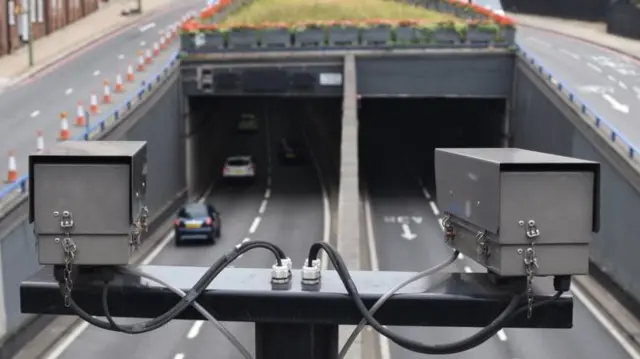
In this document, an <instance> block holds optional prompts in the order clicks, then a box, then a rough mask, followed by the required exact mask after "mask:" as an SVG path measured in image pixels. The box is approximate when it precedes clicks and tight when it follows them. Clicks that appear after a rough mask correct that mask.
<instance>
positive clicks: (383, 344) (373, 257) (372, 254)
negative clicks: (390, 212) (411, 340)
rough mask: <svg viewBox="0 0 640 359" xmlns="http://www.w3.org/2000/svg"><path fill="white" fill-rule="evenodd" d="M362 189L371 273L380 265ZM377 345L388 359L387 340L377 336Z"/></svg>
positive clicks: (370, 212)
mask: <svg viewBox="0 0 640 359" xmlns="http://www.w3.org/2000/svg"><path fill="white" fill-rule="evenodd" d="M363 187H364V189H363V191H362V192H363V193H362V197H363V198H362V199H363V203H364V221H365V227H366V231H367V242H368V244H369V263H370V264H371V270H372V271H379V270H380V264H379V263H378V248H377V247H376V238H375V234H374V231H373V219H372V218H373V215H372V211H371V203H370V201H369V190H368V188H367V185H366V184H365V185H364V186H363ZM378 344H379V346H380V348H379V350H380V359H390V358H391V350H390V348H389V339H388V338H387V337H385V336H383V335H380V334H378Z"/></svg>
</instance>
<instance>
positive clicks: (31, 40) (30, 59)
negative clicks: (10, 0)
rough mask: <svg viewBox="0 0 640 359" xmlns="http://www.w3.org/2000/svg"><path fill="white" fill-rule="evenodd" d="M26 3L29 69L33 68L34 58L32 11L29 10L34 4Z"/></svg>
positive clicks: (31, 1) (28, 0)
mask: <svg viewBox="0 0 640 359" xmlns="http://www.w3.org/2000/svg"><path fill="white" fill-rule="evenodd" d="M26 1H27V4H28V5H27V22H28V23H29V25H28V28H29V42H28V44H27V47H28V51H29V67H33V65H34V63H35V61H34V56H33V20H34V19H33V9H32V8H31V6H34V5H35V3H34V1H33V0H26Z"/></svg>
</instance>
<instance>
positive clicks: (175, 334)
mask: <svg viewBox="0 0 640 359" xmlns="http://www.w3.org/2000/svg"><path fill="white" fill-rule="evenodd" d="M269 102H270V101H257V100H256V101H252V102H250V104H249V105H246V104H245V105H244V106H242V107H236V108H240V110H235V111H230V110H226V109H225V110H224V111H220V113H225V116H224V118H220V117H212V118H211V119H212V120H217V121H225V122H227V123H226V124H224V125H222V126H219V127H216V129H213V128H211V131H213V130H217V128H225V129H233V131H235V130H236V126H234V125H233V124H235V122H236V121H237V119H238V118H239V116H240V115H241V114H242V113H244V112H252V113H255V114H256V115H257V117H258V118H259V121H260V130H259V132H258V133H255V134H242V133H237V132H233V133H232V132H229V134H228V135H227V136H225V137H226V139H227V140H226V142H225V144H224V146H223V147H224V149H223V150H222V151H223V152H224V154H225V156H220V157H218V156H212V157H213V158H223V157H226V156H230V155H237V154H240V153H244V154H249V155H252V156H254V158H255V161H256V163H257V165H258V166H257V171H256V174H257V178H256V181H255V182H254V183H252V184H242V185H235V184H230V183H225V182H223V181H220V180H219V179H218V180H216V181H215V183H214V184H213V185H212V188H211V191H210V193H209V194H208V195H207V196H206V198H205V199H204V201H206V202H208V203H211V204H213V205H214V206H215V207H217V209H218V210H219V211H220V213H221V216H222V237H221V238H220V239H219V240H218V242H217V243H216V244H215V245H213V246H181V247H179V248H177V247H175V246H174V244H173V241H172V240H171V238H168V240H167V243H168V245H167V246H166V248H164V250H162V251H161V252H159V254H158V256H157V257H156V258H155V259H154V260H153V264H158V265H199V266H205V265H210V264H211V263H212V262H213V260H214V259H215V258H217V257H219V256H220V255H222V254H223V253H224V252H225V251H227V250H228V249H230V248H231V247H232V246H234V245H236V244H238V243H240V242H243V241H244V242H246V241H249V240H264V241H270V242H272V243H275V244H277V245H279V246H281V247H282V248H283V250H285V252H286V253H287V255H289V256H290V257H291V258H292V260H293V261H294V263H293V264H294V266H295V267H300V266H301V264H302V260H303V259H304V258H305V256H306V254H307V251H308V248H309V246H310V245H311V243H312V242H315V241H322V240H324V237H325V234H324V232H325V226H324V225H323V223H324V222H325V221H324V216H325V213H326V209H325V208H324V206H323V203H324V201H323V198H322V196H323V191H322V190H321V188H322V186H321V184H320V180H319V177H318V174H317V172H316V168H315V166H314V163H313V162H312V161H313V159H312V158H311V161H309V162H308V163H306V164H305V165H302V166H283V165H281V164H279V163H278V161H277V160H276V158H275V153H276V150H277V144H278V141H279V139H280V138H281V137H283V136H301V128H302V127H301V123H300V120H302V118H300V117H299V115H298V114H293V115H292V114H290V113H289V112H288V111H286V108H287V106H286V105H285V104H282V103H278V102H279V101H272V103H269ZM219 162H220V163H218V164H217V165H216V166H215V167H217V169H219V171H221V169H222V163H221V161H219ZM298 262H299V263H298ZM271 265H273V258H272V257H271V256H269V255H267V254H266V253H265V252H263V251H256V252H255V253H253V252H250V253H245V254H244V255H242V256H241V257H240V258H238V259H237V260H236V261H235V262H234V263H233V266H234V267H260V268H268V267H270V266H271ZM265 280H266V279H265ZM121 321H123V322H127V323H133V322H136V321H140V319H131V320H129V319H121ZM223 324H224V325H225V326H226V327H227V328H228V329H229V330H230V331H231V332H232V333H233V334H234V335H236V336H237V337H238V339H239V341H240V342H241V343H242V344H243V345H245V347H246V348H247V349H248V350H249V351H250V352H254V330H253V327H254V326H253V324H250V323H223ZM62 344H64V340H63V341H62ZM212 350H215V353H216V355H215V356H216V358H237V357H239V354H238V352H237V350H236V349H235V348H233V347H232V346H231V344H229V343H228V342H227V341H226V339H225V338H224V337H223V336H222V335H221V334H220V333H219V332H217V331H216V330H215V329H214V328H213V327H211V326H210V325H208V324H207V323H204V322H202V321H195V322H190V321H172V322H171V323H169V324H167V325H166V326H164V327H162V328H160V329H158V330H156V331H154V332H151V333H147V334H143V335H137V336H131V335H126V334H120V333H113V332H107V331H104V330H101V329H98V328H94V327H89V328H88V329H87V330H85V331H84V332H83V333H82V334H80V335H78V336H77V338H76V339H75V340H73V341H71V342H70V343H69V344H68V345H67V346H66V348H63V350H60V349H54V351H53V354H56V353H57V355H49V356H48V357H47V359H57V358H64V359H72V358H75V359H80V358H86V357H87V356H90V357H92V358H112V357H114V356H115V357H126V358H176V357H178V358H183V359H189V358H203V357H209V356H211V353H212Z"/></svg>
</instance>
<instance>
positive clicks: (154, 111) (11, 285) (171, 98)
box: [0, 73, 186, 357]
mask: <svg viewBox="0 0 640 359" xmlns="http://www.w3.org/2000/svg"><path fill="white" fill-rule="evenodd" d="M177 77H178V76H177V73H175V74H173V75H171V76H170V77H169V78H168V79H167V81H168V85H166V86H163V87H161V88H158V89H156V92H155V93H154V94H153V95H151V96H150V97H149V98H147V99H146V101H145V102H144V103H142V104H140V105H139V106H138V107H137V108H136V109H135V110H133V111H132V112H131V113H129V115H128V116H127V118H126V121H122V122H120V124H119V125H118V126H116V127H114V128H113V129H112V130H110V131H108V132H104V134H103V136H102V137H103V138H104V139H112V140H115V139H122V140H144V141H148V161H149V162H148V163H149V176H148V177H149V187H148V192H147V200H148V202H147V203H148V206H149V210H150V212H151V215H152V217H154V218H163V217H164V215H165V212H171V211H172V204H173V203H174V202H176V200H177V199H179V198H180V197H181V194H182V193H184V189H185V187H186V181H185V178H184V166H185V161H184V142H183V138H182V136H180V134H181V133H183V131H184V130H183V123H184V122H183V121H177V120H176V119H177V118H179V116H180V113H181V109H180V91H179V86H178V84H179V82H178V81H177ZM96 190H104V189H96ZM26 204H27V203H26V201H24V202H22V203H21V204H20V205H18V206H16V208H15V209H14V210H13V211H12V212H11V213H9V214H8V215H7V216H6V217H5V218H4V219H3V220H2V222H0V255H1V257H0V258H1V260H2V263H1V266H0V268H1V270H2V289H3V294H4V295H3V298H2V299H4V310H3V313H4V315H5V318H6V332H5V333H7V335H6V336H5V338H4V340H3V343H2V351H3V357H6V356H5V355H7V356H8V354H10V353H11V352H12V351H15V350H16V348H19V347H20V346H21V345H20V344H21V341H22V340H18V339H17V337H16V336H11V334H15V333H17V332H21V331H29V332H32V331H33V329H32V328H27V326H28V324H29V323H32V322H33V321H34V319H35V318H34V317H33V316H28V315H24V314H21V313H20V306H19V304H20V301H19V292H20V291H19V284H20V282H21V281H22V280H24V279H26V278H27V277H29V276H30V275H31V274H33V273H34V272H35V271H37V270H38V269H39V268H40V266H39V265H38V262H37V255H36V250H35V238H34V235H33V229H32V226H31V225H30V224H29V223H28V222H27V214H28V208H27V207H28V206H27V205H26ZM39 322H40V323H42V321H39ZM42 324H46V323H42ZM25 336H26V337H27V339H28V337H30V336H31V335H25ZM12 348H13V349H12ZM4 353H6V354H4Z"/></svg>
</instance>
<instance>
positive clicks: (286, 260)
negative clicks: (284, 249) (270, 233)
mask: <svg viewBox="0 0 640 359" xmlns="http://www.w3.org/2000/svg"><path fill="white" fill-rule="evenodd" d="M280 261H281V262H282V265H283V266H286V267H287V268H289V272H291V269H293V264H292V262H291V258H289V257H287V258H281V259H280Z"/></svg>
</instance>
